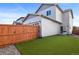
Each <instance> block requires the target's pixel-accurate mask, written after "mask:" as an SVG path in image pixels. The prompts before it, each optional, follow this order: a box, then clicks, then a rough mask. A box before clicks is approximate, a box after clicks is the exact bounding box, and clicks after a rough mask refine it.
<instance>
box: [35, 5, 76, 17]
mask: <svg viewBox="0 0 79 59" xmlns="http://www.w3.org/2000/svg"><path fill="white" fill-rule="evenodd" d="M43 5H51V6H56V7H57V8H58V9H59V10H60V11H61V12H62V13H65V12H68V11H70V12H71V15H72V18H74V17H73V11H72V9H67V10H64V11H63V10H62V9H61V8H60V7H59V5H58V4H56V3H54V4H41V6H40V7H39V8H38V9H37V11H36V12H35V13H37V12H38V11H39V10H40V9H41V7H42V6H43Z"/></svg>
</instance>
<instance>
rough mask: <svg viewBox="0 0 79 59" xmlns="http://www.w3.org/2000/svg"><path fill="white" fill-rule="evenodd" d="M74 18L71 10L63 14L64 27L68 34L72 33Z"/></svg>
mask: <svg viewBox="0 0 79 59" xmlns="http://www.w3.org/2000/svg"><path fill="white" fill-rule="evenodd" d="M72 22H73V20H72V16H71V13H70V12H65V13H64V14H63V24H62V25H63V27H64V31H66V34H72V27H73V24H72Z"/></svg>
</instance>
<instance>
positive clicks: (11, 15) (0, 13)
mask: <svg viewBox="0 0 79 59" xmlns="http://www.w3.org/2000/svg"><path fill="white" fill-rule="evenodd" d="M40 5H41V4H38V3H0V24H11V23H12V22H13V21H15V20H16V19H18V18H19V17H21V16H26V15H27V14H28V13H35V11H36V10H37V9H38V8H39V6H40ZM59 6H60V7H61V9H63V10H65V9H72V10H73V14H74V19H73V25H74V26H79V4H78V3H69V4H68V3H61V4H59Z"/></svg>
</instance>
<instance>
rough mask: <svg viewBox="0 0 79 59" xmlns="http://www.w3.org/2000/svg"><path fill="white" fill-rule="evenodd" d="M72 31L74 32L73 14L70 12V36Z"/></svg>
mask: <svg viewBox="0 0 79 59" xmlns="http://www.w3.org/2000/svg"><path fill="white" fill-rule="evenodd" d="M72 30H73V19H72V16H71V13H70V12H69V34H72Z"/></svg>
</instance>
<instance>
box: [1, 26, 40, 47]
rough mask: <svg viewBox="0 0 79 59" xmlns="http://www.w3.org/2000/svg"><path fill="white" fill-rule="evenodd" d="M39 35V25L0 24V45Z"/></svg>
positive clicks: (26, 39) (31, 38) (30, 38)
mask: <svg viewBox="0 0 79 59" xmlns="http://www.w3.org/2000/svg"><path fill="white" fill-rule="evenodd" d="M38 36H39V26H33V25H0V47H3V46H6V45H10V44H16V43H19V42H23V41H28V40H33V39H35V38H37V37H38Z"/></svg>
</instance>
